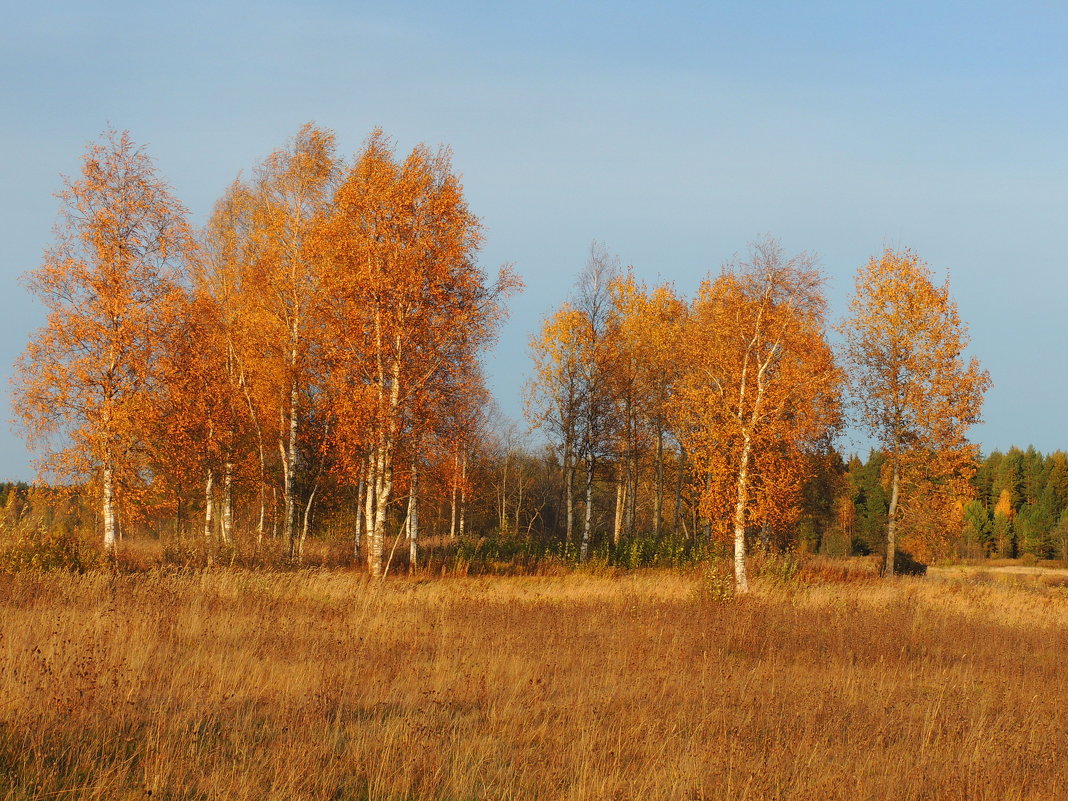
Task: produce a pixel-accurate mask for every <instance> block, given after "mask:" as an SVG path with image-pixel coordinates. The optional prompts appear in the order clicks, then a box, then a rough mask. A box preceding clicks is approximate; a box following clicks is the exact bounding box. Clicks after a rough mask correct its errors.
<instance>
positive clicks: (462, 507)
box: [460, 448, 467, 539]
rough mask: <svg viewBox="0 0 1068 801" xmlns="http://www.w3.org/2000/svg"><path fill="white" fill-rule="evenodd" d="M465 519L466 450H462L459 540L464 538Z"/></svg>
mask: <svg viewBox="0 0 1068 801" xmlns="http://www.w3.org/2000/svg"><path fill="white" fill-rule="evenodd" d="M466 517H467V449H466V448H464V453H463V457H462V459H461V462H460V538H461V539H463V536H464V528H465V526H464V521H465V519H466Z"/></svg>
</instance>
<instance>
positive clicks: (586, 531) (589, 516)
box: [579, 459, 593, 562]
mask: <svg viewBox="0 0 1068 801" xmlns="http://www.w3.org/2000/svg"><path fill="white" fill-rule="evenodd" d="M592 524H593V459H590V460H589V461H588V462H587V463H586V512H585V520H584V521H583V524H582V546H581V547H580V548H579V561H580V562H585V561H586V556H587V555H588V554H589V552H590V527H591V526H592Z"/></svg>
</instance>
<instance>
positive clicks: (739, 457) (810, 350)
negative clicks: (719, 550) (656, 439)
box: [672, 239, 841, 591]
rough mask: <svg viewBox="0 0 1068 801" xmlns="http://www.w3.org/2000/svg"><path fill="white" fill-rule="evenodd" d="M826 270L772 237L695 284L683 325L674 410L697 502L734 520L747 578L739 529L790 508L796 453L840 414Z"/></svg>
mask: <svg viewBox="0 0 1068 801" xmlns="http://www.w3.org/2000/svg"><path fill="white" fill-rule="evenodd" d="M825 308H826V301H825V299H824V296H823V292H822V276H821V275H820V273H819V271H818V270H817V269H816V267H815V265H814V264H813V263H812V261H811V260H810V259H808V258H807V257H805V256H799V257H794V258H792V259H786V258H785V256H784V255H783V253H782V249H781V248H780V247H779V245H778V243H777V242H775V241H774V240H770V239H768V240H763V241H761V242H758V243H756V244H755V245H754V247H753V251H752V254H751V258H750V260H749V262H747V263H743V264H739V265H732V266H728V267H726V268H724V270H723V272H722V273H721V274H720V275H719V276H718V277H717V278H715V279H708V280H706V281H705V282H704V283H702V284H701V287H700V289H699V291H698V296H697V299H696V300H695V301H694V303H693V305H692V307H691V310H690V317H689V320H688V322H687V324H686V325H685V326H684V328H683V330H682V336H681V340H680V343H679V352H680V356H681V358H682V360H683V364H684V367H683V369H682V375H681V377H680V380H679V383H678V390H677V392H676V393H675V396H674V398H673V401H672V412H673V418H674V421H675V425H676V428H677V431H678V436H679V437H680V439H681V441H682V442H683V444H684V446H685V447H686V450H687V451H688V452H689V453H690V454H691V457H692V460H693V463H694V465H695V467H696V469H697V471H698V476H699V477H700V481H701V499H700V503H701V511H702V512H703V513H704V515H706V517H707V518H708V519H709V520H711V521H714V522H717V523H718V524H719V525H720V526H722V528H721V529H720V531H719V534H720V536H724V535H727V533H728V532H727V530H726V527H727V521H730V524H731V528H732V529H733V538H734V546H735V581H736V584H737V586H738V588H739V589H740V590H743V591H744V590H745V589H746V588H747V586H748V582H747V577H746V571H745V553H746V540H745V538H746V533H747V529H748V528H749V527H750V526H751V525H753V524H754V523H757V524H761V525H766V526H772V527H773V526H777V525H783V524H787V523H790V522H792V521H793V520H794V519H795V518H796V514H797V508H798V501H799V497H798V496H799V492H800V489H801V484H802V481H803V480H804V478H805V477H806V470H807V469H808V465H809V462H808V460H807V459H805V458H803V454H804V453H805V452H806V451H807V450H808V449H810V448H813V447H815V446H816V445H817V444H818V443H819V442H820V441H821V440H822V439H823V438H824V437H826V436H827V434H828V433H829V432H831V431H833V429H834V428H835V427H836V426H837V424H838V422H839V385H840V382H841V374H840V371H839V370H838V368H837V367H836V366H835V363H834V359H833V357H832V354H831V349H830V347H829V346H828V345H827V342H826V340H825V339H824V315H825Z"/></svg>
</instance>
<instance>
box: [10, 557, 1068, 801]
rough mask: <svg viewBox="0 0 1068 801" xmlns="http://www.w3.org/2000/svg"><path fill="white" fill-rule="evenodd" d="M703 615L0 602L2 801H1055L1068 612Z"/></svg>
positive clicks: (331, 599) (372, 590)
mask: <svg viewBox="0 0 1068 801" xmlns="http://www.w3.org/2000/svg"><path fill="white" fill-rule="evenodd" d="M832 573H833V571H828V575H830V574H832ZM802 578H803V576H802ZM839 578H840V579H841V578H842V577H841V576H840V577H839ZM715 589H716V587H715V586H714V585H713V586H712V590H713V592H712V593H709V592H708V591H707V590H708V582H706V581H705V580H704V579H703V577H702V576H701V575H700V574H699V573H696V572H695V573H692V574H682V573H669V572H656V571H636V572H632V573H628V574H614V573H609V572H608V571H603V572H602V573H601V574H597V573H596V572H586V573H582V572H578V573H572V574H569V575H564V576H555V577H526V578H522V577H512V578H460V577H458V578H445V579H434V580H430V579H426V578H422V579H410V578H401V577H398V578H396V579H393V578H390V579H389V580H387V581H385V582H382V583H379V584H372V583H370V582H369V581H368V580H367V579H365V578H364V577H363V576H362V575H360V574H356V573H351V572H344V571H325V570H307V571H295V572H288V573H281V572H268V571H258V572H254V571H242V570H222V569H220V570H215V571H210V570H209V571H175V572H161V571H154V572H148V573H135V574H125V575H124V574H121V573H117V574H112V573H107V572H102V571H101V572H91V573H88V574H85V575H81V576H79V575H70V574H55V573H54V574H38V575H33V574H15V575H4V576H0V788H2V792H0V798H3V799H8V800H9V801H14V800H15V799H20V800H21V799H135V798H136V799H142V798H148V797H151V798H153V799H256V800H257V801H259V800H260V799H280V800H281V799H285V800H287V801H288V800H289V799H294V800H296V799H397V800H398V801H400V800H401V799H405V800H412V799H457V800H459V799H464V800H466V799H574V800H576V801H577V800H578V799H589V800H590V801H593V800H594V799H597V800H598V801H600V800H601V799H685V800H687V801H697V799H813V800H814V801H815V800H819V801H825V800H826V799H849V800H850V801H854V800H856V799H1042V801H1049V800H1050V799H1057V798H1068V591H1066V590H1065V589H1064V588H1062V587H1051V586H1043V585H1040V584H1038V583H1032V584H1030V585H1010V584H1006V583H1002V582H989V581H987V582H982V581H965V580H960V581H952V580H944V581H930V580H926V579H917V578H900V579H896V580H894V581H890V582H880V581H874V580H857V581H850V582H846V583H843V582H841V581H833V580H830V578H826V577H825V580H824V581H822V582H818V583H804V582H803V581H800V582H799V581H796V580H795V581H793V582H791V583H785V584H784V583H782V582H775V581H771V580H768V579H763V580H758V582H757V584H756V590H755V592H754V593H753V594H751V595H750V596H747V597H744V598H739V599H735V600H718V599H717V598H716V597H715V595H716V593H715V592H714V590H715Z"/></svg>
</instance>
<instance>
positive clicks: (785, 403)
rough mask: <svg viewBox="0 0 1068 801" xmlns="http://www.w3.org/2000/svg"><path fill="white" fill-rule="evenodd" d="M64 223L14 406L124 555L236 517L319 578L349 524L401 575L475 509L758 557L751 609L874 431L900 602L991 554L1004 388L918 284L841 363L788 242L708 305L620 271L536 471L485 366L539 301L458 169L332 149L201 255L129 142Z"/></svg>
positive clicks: (584, 328)
mask: <svg viewBox="0 0 1068 801" xmlns="http://www.w3.org/2000/svg"><path fill="white" fill-rule="evenodd" d="M60 197H61V199H62V201H63V202H62V218H61V221H60V224H59V226H57V239H56V242H55V244H54V245H53V247H51V248H50V249H49V250H48V251H47V252H46V255H45V259H44V263H43V264H42V266H41V267H39V268H38V269H37V270H35V271H33V272H32V273H30V275H29V279H28V283H29V287H30V289H31V291H32V292H33V293H34V294H35V295H36V296H37V297H38V298H39V299H40V300H41V301H42V302H43V303H44V305H45V307H46V309H47V311H48V321H47V324H46V325H45V326H44V327H43V328H42V329H40V330H39V331H37V332H36V334H35V335H34V336H33V338H32V339H31V341H30V343H29V345H28V346H27V348H26V351H25V353H24V354H23V356H22V357H21V359H20V360H19V363H18V366H17V374H16V377H15V381H14V403H13V405H14V409H15V411H16V414H17V415H18V417H19V419H20V420H21V423H22V426H23V430H24V431H25V433H26V435H27V437H28V438H29V440H30V441H31V443H33V444H35V445H37V446H38V447H40V449H41V451H42V452H43V455H44V459H43V463H42V466H43V468H44V469H45V471H46V473H50V474H51V475H52V476H53V481H59V482H63V481H66V482H70V483H81V484H85V485H86V486H91V487H93V488H95V489H96V491H97V492H98V497H99V509H100V527H101V529H102V532H103V540H104V545H105V548H106V549H108V550H113V549H114V547H115V543H116V539H117V537H118V536H119V534H120V520H126V521H131V520H136V519H137V518H138V517H139V516H140V517H141V518H144V519H147V518H152V519H155V520H157V521H158V520H160V519H162V518H164V517H166V516H168V515H169V516H170V517H171V518H172V519H174V520H175V521H176V527H177V528H178V529H179V530H180V529H181V528H182V527H183V525H185V526H187V527H188V526H189V523H190V522H191V521H193V520H194V519H195V520H196V521H197V522H196V523H195V525H197V526H202V531H203V535H204V536H205V537H206V538H207V539H208V540H216V539H217V540H218V541H221V542H224V543H230V542H232V541H233V538H234V530H235V525H236V523H235V520H236V519H237V517H238V513H237V506H238V501H240V506H241V510H242V513H241V515H240V519H241V521H242V524H243V529H244V530H246V531H248V532H249V533H250V535H252V536H254V537H255V539H256V541H257V542H259V541H262V540H263V538H264V537H265V536H268V537H269V536H275V537H278V538H281V539H282V541H284V542H285V543H286V544H287V547H288V553H289V555H290V557H295V558H299V557H300V556H301V554H302V549H303V545H304V541H305V538H306V537H307V536H308V533H309V530H310V529H311V527H312V526H311V521H312V519H313V514H314V512H315V509H316V504H317V503H319V504H320V505H321V504H322V502H323V497H324V495H326V496H328V497H329V499H330V501H331V503H333V504H335V505H336V504H337V503H339V502H340V503H342V504H344V505H346V506H347V507H348V508H349V509H350V510H351V511H352V512H353V514H351V515H350V516H349V517H348V518H347V519H348V520H349V521H350V523H349V525H350V529H351V530H350V531H349V532H348V536H350V537H351V539H352V542H353V544H354V547H355V551H356V554H357V555H362V556H364V557H365V558H366V560H367V563H368V566H369V570H370V571H371V573H372V574H373V575H379V574H381V572H382V571H383V568H384V546H385V542H386V532H387V526H389V525H391V524H393V525H395V524H397V523H399V522H400V520H403V530H404V531H405V532H406V533H407V535H408V539H409V542H410V547H409V557H408V562H409V564H410V565H411V566H414V565H415V564H416V561H417V559H418V551H417V542H418V539H419V530H420V519H421V512H420V509H421V508H425V509H428V510H429V511H430V512H431V513H432V514H433V516H434V523H435V525H434V529H435V531H436V533H439V534H443V533H444V532H443V529H446V528H447V530H448V533H449V534H451V535H452V536H453V537H455V536H457V535H461V536H462V535H463V534H464V529H465V520H466V519H467V518H466V510H467V504H468V501H469V499H470V497H471V495H472V494H473V493H474V492H475V490H476V489H477V491H478V492H479V493H480V494H481V495H482V496H483V497H482V498H481V501H482V503H481V504H480V508H481V511H482V513H481V517H480V533H495V534H497V535H508V534H511V535H518V534H520V533H524V534H526V535H531V534H533V533H535V532H537V533H539V534H541V535H543V536H546V537H549V538H553V537H556V538H560V539H561V540H562V542H563V544H564V545H565V546H566V547H574V548H575V553H576V556H577V558H578V559H580V560H584V559H586V558H587V557H588V555H589V553H590V549H591V547H594V546H595V545H603V544H604V543H606V542H611V543H612V544H614V545H618V544H619V543H620V542H621V541H622V540H625V539H633V538H634V537H636V536H639V535H643V534H644V535H647V536H651V537H652V538H653V539H654V540H660V539H661V538H663V537H675V538H678V537H680V536H682V537H684V538H686V539H687V540H689V541H691V542H695V541H698V540H699V539H702V540H709V539H711V540H720V541H726V542H732V543H733V549H734V569H735V579H736V582H737V585H738V587H739V588H740V589H742V590H744V589H745V588H746V587H747V583H748V580H747V574H746V553H747V548H748V547H749V544H750V543H751V542H752V541H753V540H754V538H760V539H762V540H763V541H764V542H765V543H768V544H770V543H773V542H778V543H781V544H789V543H791V542H794V541H796V539H797V533H798V528H799V522H800V520H801V518H802V516H803V515H804V514H806V509H807V510H808V511H811V509H812V507H813V505H814V504H813V502H812V499H811V497H809V496H811V495H812V493H813V487H817V490H816V492H817V493H819V492H823V491H822V490H819V489H818V486H819V481H820V480H821V479H820V477H821V475H823V476H826V475H827V470H826V467H827V464H828V455H829V454H830V453H831V450H830V449H831V443H832V442H833V440H834V437H835V435H836V434H837V433H838V432H839V431H840V430H841V428H842V427H843V425H844V422H845V421H846V419H847V418H848V417H849V416H852V417H853V419H854V420H855V421H857V422H859V423H861V424H862V425H863V426H864V428H866V430H867V431H868V432H869V433H870V434H871V435H872V437H873V438H874V439H875V440H876V441H877V442H878V444H879V446H880V449H881V457H880V458H881V461H880V465H881V468H880V469H881V475H880V481H881V482H882V483H883V484H884V485H885V488H886V492H887V495H888V504H887V509H886V517H885V543H886V569H887V571H888V572H893V570H894V563H895V549H896V544H897V542H898V536H899V528H900V527H903V531H902V534H903V535H904V536H906V537H910V536H911V537H913V538H914V539H915V538H916V537H926V538H927V539H926V542H927V543H928V544H930V543H931V542H933V541H934V540H935V539H937V538H939V537H941V538H942V539H943V540H945V539H946V532H952V531H959V530H962V528H963V526H964V524H965V511H964V510H965V507H966V506H967V504H968V502H969V501H970V500H971V499H972V497H973V496H974V485H973V483H972V481H971V479H972V477H973V476H974V474H975V470H976V465H977V458H978V453H977V450H976V448H975V447H974V446H973V445H971V444H970V443H969V442H968V440H967V438H966V433H967V429H968V427H969V426H970V425H972V424H973V423H975V422H977V421H978V419H979V412H980V408H981V403H982V397H983V394H984V392H985V390H986V388H987V386H988V385H989V377H988V376H987V374H986V373H985V372H984V371H983V370H981V369H980V367H979V365H978V363H977V362H976V361H975V360H974V359H972V360H970V361H966V360H965V358H964V356H963V354H964V351H965V348H966V346H967V344H968V339H967V332H966V327H965V326H964V325H963V323H962V322H961V320H960V319H959V316H958V314H957V310H956V306H955V305H954V304H953V302H952V300H951V298H950V296H949V287H948V283H946V284H942V285H938V284H936V282H935V281H934V278H933V274H932V272H931V270H930V269H929V268H928V267H927V266H926V265H925V264H924V263H923V262H922V261H920V259H919V258H918V257H917V256H916V255H915V254H913V253H910V252H907V251H906V252H894V251H890V250H888V251H886V252H885V253H883V254H882V255H881V256H879V257H877V258H873V259H871V261H870V262H869V263H868V264H867V265H865V266H863V267H861V268H860V269H859V270H858V272H857V280H856V291H855V295H854V298H853V301H852V304H851V307H850V310H849V314H848V316H847V317H846V318H845V319H844V320H843V321H841V322H840V323H839V324H838V326H837V329H838V331H839V332H840V334H841V338H842V340H843V342H844V346H843V347H842V348H841V349H840V352H839V353H838V354H836V353H835V351H834V349H832V347H831V346H830V344H829V342H828V330H829V325H830V323H829V321H828V312H827V302H826V297H825V295H824V291H823V282H824V278H823V275H822V273H821V271H820V269H819V267H818V265H817V264H816V262H815V260H814V259H813V258H811V257H809V256H807V255H805V254H801V255H798V256H793V257H789V256H787V255H786V254H785V253H784V252H783V250H782V248H781V247H780V245H779V244H778V243H777V242H776V241H775V240H773V239H771V238H767V239H764V240H761V241H758V242H756V243H755V244H754V245H753V246H752V248H751V250H750V253H749V256H748V258H746V259H738V260H735V261H733V262H731V263H729V264H727V265H725V266H724V267H723V268H722V270H721V271H720V272H719V273H718V274H714V275H709V277H708V278H707V279H706V280H704V281H703V282H702V283H701V284H700V286H699V287H698V288H697V291H696V293H695V294H694V296H693V297H692V298H689V299H687V298H684V297H681V296H680V295H678V294H676V291H675V289H674V288H673V287H672V286H670V285H667V284H663V285H660V286H655V287H648V286H645V285H643V284H642V283H640V282H639V281H637V280H636V279H635V278H634V275H633V271H623V270H622V269H621V267H620V264H619V261H618V259H616V258H615V257H614V256H612V255H611V254H610V253H609V252H608V251H607V250H606V249H605V248H604V247H603V246H601V245H597V244H594V246H593V247H592V248H591V251H590V255H589V259H588V261H587V263H586V267H585V270H584V271H583V272H582V275H581V277H580V278H579V280H578V282H577V285H576V289H575V291H574V293H573V295H572V297H571V298H570V299H569V300H568V301H567V302H565V303H564V304H563V305H562V306H561V307H560V308H559V309H557V310H556V311H555V312H554V313H553V314H551V315H550V316H549V317H548V318H547V319H546V320H545V321H544V324H543V325H542V327H541V330H540V331H539V332H538V333H537V334H536V335H535V336H534V337H533V338H532V341H531V354H532V357H533V369H532V375H531V379H530V382H529V384H528V387H527V398H526V399H527V411H528V418H529V420H530V422H531V423H532V424H533V425H534V426H535V427H536V428H540V429H542V431H543V432H545V433H546V434H547V438H548V440H549V441H550V443H551V446H550V450H549V452H547V453H546V454H544V455H543V456H538V455H535V454H532V453H531V452H530V450H529V448H526V447H525V446H523V445H522V444H521V443H518V440H519V438H518V437H517V436H513V434H514V432H513V434H509V433H507V432H504V431H501V430H498V431H497V432H496V435H494V432H492V430H491V428H492V427H491V426H488V425H487V420H488V418H489V413H488V411H487V409H488V407H489V405H490V402H489V398H488V393H487V392H486V390H485V388H484V384H483V378H482V374H481V369H480V364H479V353H480V352H481V351H482V349H483V348H485V346H486V345H487V344H488V343H489V342H490V341H491V340H492V339H493V337H494V336H495V334H496V331H497V328H498V325H499V323H500V322H501V320H502V318H503V316H504V313H505V309H504V305H503V304H504V300H505V298H506V297H507V296H508V295H509V293H511V292H512V291H513V290H516V289H517V288H518V287H519V285H520V282H519V280H518V278H517V277H516V276H515V274H514V273H512V272H511V270H509V269H507V268H505V269H502V270H501V271H500V273H499V275H497V277H496V278H495V279H494V280H492V281H490V280H489V279H488V278H487V276H486V275H485V274H484V272H483V271H482V270H481V269H480V268H479V267H478V265H477V262H476V255H477V252H478V249H479V246H480V244H481V230H480V226H479V222H478V219H477V218H476V217H475V216H474V215H473V214H472V213H471V212H470V210H469V209H468V207H467V204H466V202H465V200H464V197H463V192H462V187H461V185H460V182H459V180H458V178H457V176H456V175H455V173H454V172H453V170H452V166H451V163H450V158H449V153H448V151H447V150H439V151H437V152H432V151H430V150H429V149H427V148H426V147H422V146H420V147H417V148H415V149H414V150H413V151H412V152H411V153H410V154H408V155H407V156H405V157H404V158H398V157H397V156H396V155H395V153H394V149H393V147H392V145H391V143H390V142H389V140H388V139H387V138H386V137H385V136H384V135H383V134H382V133H381V132H380V131H376V132H374V133H372V134H371V136H370V137H369V138H368V139H367V141H366V142H365V143H364V145H363V147H362V148H361V149H360V151H359V152H358V153H357V154H356V155H355V157H354V158H353V160H352V161H351V163H346V162H345V161H344V160H343V159H341V158H339V156H338V155H337V153H336V148H335V141H334V136H333V134H332V133H331V132H330V131H328V130H325V129H322V128H319V127H316V126H314V125H310V124H309V125H306V126H304V127H303V128H302V129H301V130H300V131H299V132H298V133H297V135H296V136H295V137H294V138H293V139H292V140H290V141H289V142H288V143H287V144H286V145H285V146H284V147H282V148H280V149H279V150H277V151H275V152H274V153H272V154H271V155H270V156H268V157H267V158H266V159H265V160H264V161H263V162H262V163H261V164H260V165H258V166H257V167H256V168H255V169H253V170H252V171H251V172H250V173H249V175H248V177H245V178H239V179H238V180H236V181H234V183H233V184H231V185H230V187H229V188H228V189H227V191H226V192H225V194H224V195H223V197H222V198H221V199H220V200H219V201H218V203H217V204H216V206H215V208H214V211H213V213H212V215H211V218H210V220H209V222H208V224H207V225H206V226H205V228H204V229H203V230H201V231H194V230H193V229H192V228H191V227H190V225H189V223H188V221H187V213H186V210H185V208H184V207H183V206H182V204H181V203H180V202H179V201H178V200H177V199H175V197H174V196H173V194H172V192H171V191H170V189H169V188H168V187H167V185H166V184H165V183H164V182H163V181H162V180H161V179H160V177H159V176H158V174H157V172H156V169H155V166H154V164H153V162H152V161H151V159H150V158H149V157H148V156H147V155H146V154H145V152H144V151H143V150H142V149H141V148H139V147H137V146H136V145H135V144H134V143H133V142H132V141H131V140H130V138H129V136H128V135H127V134H125V133H115V132H111V133H108V134H107V135H105V137H104V138H103V139H102V140H101V141H100V142H98V143H96V144H93V145H92V146H91V147H90V148H89V149H88V151H87V152H86V154H85V157H84V159H83V165H82V172H81V175H80V176H79V177H78V178H77V179H76V180H70V181H68V182H67V185H66V189H65V191H64V192H62V193H61V195H60ZM498 428H500V427H498ZM517 443H518V444H517ZM839 461H840V460H839ZM843 471H844V466H843ZM840 472H841V471H840ZM839 483H841V482H839ZM550 485H551V486H550ZM823 495H825V496H827V497H825V498H823V502H824V504H825V505H832V504H834V503H837V502H838V498H837V496H834V494H833V492H831V491H829V490H828V491H827V492H823ZM421 502H422V503H421ZM849 502H850V503H853V501H849ZM973 511H974V510H973ZM839 516H840V517H842V515H839ZM845 517H848V515H846V516H845ZM845 517H843V519H845ZM971 517H975V515H974V514H972V515H971V516H970V517H969V519H971ZM183 521H184V523H183ZM973 522H974V521H973ZM977 525H978V524H977ZM925 532H926V533H925ZM363 549H365V553H362V554H361V551H362V550H363Z"/></svg>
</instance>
